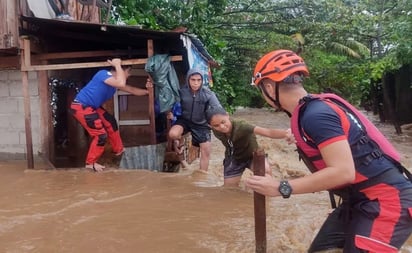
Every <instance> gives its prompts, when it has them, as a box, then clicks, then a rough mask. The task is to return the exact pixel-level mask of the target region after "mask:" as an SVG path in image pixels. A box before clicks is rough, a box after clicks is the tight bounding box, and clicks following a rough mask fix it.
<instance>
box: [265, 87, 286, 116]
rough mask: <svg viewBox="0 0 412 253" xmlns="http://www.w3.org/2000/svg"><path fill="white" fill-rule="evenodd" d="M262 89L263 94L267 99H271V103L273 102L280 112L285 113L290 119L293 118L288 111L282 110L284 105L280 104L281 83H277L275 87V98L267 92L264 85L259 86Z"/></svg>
mask: <svg viewBox="0 0 412 253" xmlns="http://www.w3.org/2000/svg"><path fill="white" fill-rule="evenodd" d="M259 87H260V89H261V90H262V91H263V93H264V94H265V96H266V97H267V98H269V100H270V101H272V102H273V104H275V106H276V107H278V109H279V110H281V111H284V112H285V113H286V114H287V115H288V117H289V118H290V117H292V115H291V114H290V112H288V111H286V110H285V109H283V108H282V105H281V104H280V102H279V83H276V87H275V98H273V97H272V96H270V95H269V93H268V92H267V90H266V88H265V86H264V85H260V86H259Z"/></svg>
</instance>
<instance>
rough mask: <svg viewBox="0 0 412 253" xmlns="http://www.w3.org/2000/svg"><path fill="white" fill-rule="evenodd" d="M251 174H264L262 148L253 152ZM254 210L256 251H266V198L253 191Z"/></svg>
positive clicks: (264, 252) (258, 252)
mask: <svg viewBox="0 0 412 253" xmlns="http://www.w3.org/2000/svg"><path fill="white" fill-rule="evenodd" d="M253 174H254V175H257V176H264V175H265V152H264V150H262V149H259V150H257V151H256V152H254V153H253ZM253 201H254V211H255V240H256V253H266V200H265V196H264V195H262V194H260V193H257V192H253Z"/></svg>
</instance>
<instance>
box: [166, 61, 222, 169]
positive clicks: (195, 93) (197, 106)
mask: <svg viewBox="0 0 412 253" xmlns="http://www.w3.org/2000/svg"><path fill="white" fill-rule="evenodd" d="M203 82H204V80H203V74H202V72H200V71H199V70H196V69H190V70H189V71H188V72H187V75H186V84H185V86H184V87H182V88H181V89H180V90H179V95H180V105H181V108H182V113H181V115H180V116H177V120H176V122H175V123H174V125H173V126H172V127H171V128H170V130H169V138H170V139H171V140H173V147H174V149H175V151H176V152H177V153H181V152H182V150H181V143H180V139H181V137H182V135H183V134H185V133H187V132H190V133H191V135H192V144H193V146H196V147H200V170H202V171H207V170H208V167H209V159H210V151H211V142H210V141H211V129H210V127H209V125H208V122H207V120H206V110H207V109H208V108H210V107H217V106H221V105H220V102H219V100H218V99H217V97H216V95H215V93H214V92H213V91H211V90H210V89H209V88H207V87H204V86H203ZM172 117H173V116H172ZM169 118H170V116H169Z"/></svg>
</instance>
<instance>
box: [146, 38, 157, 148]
mask: <svg viewBox="0 0 412 253" xmlns="http://www.w3.org/2000/svg"><path fill="white" fill-rule="evenodd" d="M153 54H154V50H153V40H150V39H149V40H147V58H149V57H151V56H153ZM147 77H148V78H150V79H152V78H151V77H150V75H147ZM152 83H153V80H152ZM153 85H155V83H153ZM148 91H149V119H150V142H151V144H156V125H155V110H154V100H155V98H154V87H152V88H148Z"/></svg>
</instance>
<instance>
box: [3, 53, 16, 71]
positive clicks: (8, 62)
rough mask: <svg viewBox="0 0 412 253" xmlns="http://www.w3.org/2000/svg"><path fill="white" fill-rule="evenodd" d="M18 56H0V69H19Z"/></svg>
mask: <svg viewBox="0 0 412 253" xmlns="http://www.w3.org/2000/svg"><path fill="white" fill-rule="evenodd" d="M19 68H20V56H17V55H16V56H4V57H0V69H19Z"/></svg>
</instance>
